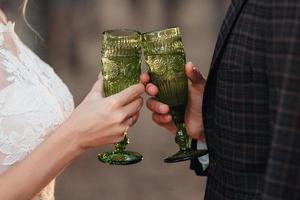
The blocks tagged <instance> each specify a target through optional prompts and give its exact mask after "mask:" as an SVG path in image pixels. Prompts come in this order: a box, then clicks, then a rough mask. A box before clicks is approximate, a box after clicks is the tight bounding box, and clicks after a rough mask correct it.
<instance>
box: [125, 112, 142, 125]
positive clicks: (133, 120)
mask: <svg viewBox="0 0 300 200" xmlns="http://www.w3.org/2000/svg"><path fill="white" fill-rule="evenodd" d="M139 116H140V113H139V112H138V113H136V114H135V115H134V116H132V117H129V118H128V119H126V120H125V121H124V125H125V126H127V127H132V126H133V125H134V124H135V123H136V122H137V120H138V119H139Z"/></svg>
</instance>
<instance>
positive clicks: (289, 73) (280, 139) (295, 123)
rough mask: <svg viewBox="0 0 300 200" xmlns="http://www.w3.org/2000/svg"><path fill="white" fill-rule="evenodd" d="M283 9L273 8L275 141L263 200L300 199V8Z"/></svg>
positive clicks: (270, 68)
mask: <svg viewBox="0 0 300 200" xmlns="http://www.w3.org/2000/svg"><path fill="white" fill-rule="evenodd" d="M292 2H294V4H293V3H292ZM281 5H283V6H277V7H273V8H272V9H274V10H273V12H272V13H273V16H272V18H271V20H270V22H268V23H270V27H269V32H268V33H267V34H268V37H267V38H268V39H267V40H268V47H269V50H268V52H267V57H268V58H267V59H268V66H267V75H268V80H266V81H267V82H268V84H269V102H270V103H269V106H270V130H271V133H272V141H271V142H270V147H271V148H270V154H269V160H268V165H267V168H266V174H265V180H264V187H263V192H262V199H263V200H285V199H289V200H294V199H295V200H296V199H300V5H299V3H297V2H296V1H291V2H290V4H284V3H283V4H281ZM284 5H285V6H284Z"/></svg>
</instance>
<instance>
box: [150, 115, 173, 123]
mask: <svg viewBox="0 0 300 200" xmlns="http://www.w3.org/2000/svg"><path fill="white" fill-rule="evenodd" d="M152 118H153V120H154V121H155V122H156V123H158V124H168V123H170V122H172V117H171V115H168V114H166V115H160V114H157V113H153V114H152Z"/></svg>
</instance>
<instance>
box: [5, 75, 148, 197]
mask: <svg viewBox="0 0 300 200" xmlns="http://www.w3.org/2000/svg"><path fill="white" fill-rule="evenodd" d="M101 90H102V81H101V80H98V81H97V83H96V84H95V85H94V87H93V89H92V90H91V92H90V93H89V94H88V95H87V97H86V98H85V100H84V101H83V102H82V103H81V104H80V105H79V106H78V107H77V108H76V109H75V111H74V112H73V113H72V115H71V116H70V118H69V119H68V120H67V121H66V122H64V123H63V124H62V125H61V126H60V127H59V128H57V129H56V130H55V131H54V132H53V134H52V135H51V136H50V137H49V138H48V139H47V140H46V141H45V142H44V143H42V144H41V145H40V146H39V147H38V148H37V149H36V150H35V151H33V152H32V154H30V155H29V156H28V157H27V158H26V159H25V160H23V161H22V162H20V163H19V164H17V165H16V166H14V167H13V168H11V169H9V170H8V171H6V172H5V173H4V174H2V175H1V176H0V196H1V199H3V200H15V199H30V198H32V197H33V196H34V195H36V194H37V193H38V192H39V191H40V190H41V189H42V188H43V187H45V186H46V185H47V184H48V183H49V182H50V181H51V180H52V179H53V178H55V177H56V176H57V175H58V174H59V173H60V172H61V171H62V170H63V169H64V168H65V167H66V166H68V165H69V164H70V163H71V162H72V160H74V159H75V158H76V157H78V156H79V155H80V154H82V153H83V152H84V151H85V150H87V149H90V148H93V147H98V146H102V145H106V144H111V143H115V142H118V141H121V140H122V139H123V132H124V130H125V129H126V128H127V127H128V126H131V125H132V124H133V123H135V121H136V120H137V116H138V112H139V110H140V109H141V107H142V104H143V102H142V98H141V97H140V95H141V94H142V93H143V92H144V86H143V85H142V84H138V85H135V86H132V87H130V88H128V89H126V90H124V91H123V92H121V93H119V94H116V95H113V96H111V97H107V98H103V97H102V91H101Z"/></svg>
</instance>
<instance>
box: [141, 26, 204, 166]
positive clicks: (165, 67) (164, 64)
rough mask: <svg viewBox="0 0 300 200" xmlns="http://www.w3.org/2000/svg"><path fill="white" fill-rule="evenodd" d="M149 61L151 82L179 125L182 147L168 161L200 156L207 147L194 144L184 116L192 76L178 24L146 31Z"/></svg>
mask: <svg viewBox="0 0 300 200" xmlns="http://www.w3.org/2000/svg"><path fill="white" fill-rule="evenodd" d="M142 37H143V48H144V56H145V62H146V65H147V68H148V72H149V75H150V77H151V82H152V83H153V84H155V85H156V86H157V87H158V89H159V93H158V95H157V98H158V100H159V101H161V102H163V103H165V104H167V105H168V106H169V107H170V114H171V116H172V118H173V121H174V122H175V125H176V127H177V129H178V130H177V133H176V137H175V142H176V143H177V144H178V146H179V151H178V152H177V153H176V154H174V155H172V156H170V157H168V158H166V159H165V160H164V161H165V162H167V163H174V162H180V161H185V160H189V159H192V158H195V157H200V156H203V155H205V154H207V153H208V152H207V150H193V149H191V148H190V145H189V144H190V141H189V136H188V134H187V131H186V128H185V123H184V116H185V109H186V104H187V97H188V79H187V77H186V74H185V63H186V58H185V53H184V47H183V43H182V36H181V32H180V29H179V28H178V27H174V28H170V29H165V30H159V31H154V32H148V33H144V34H143V36H142Z"/></svg>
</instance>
